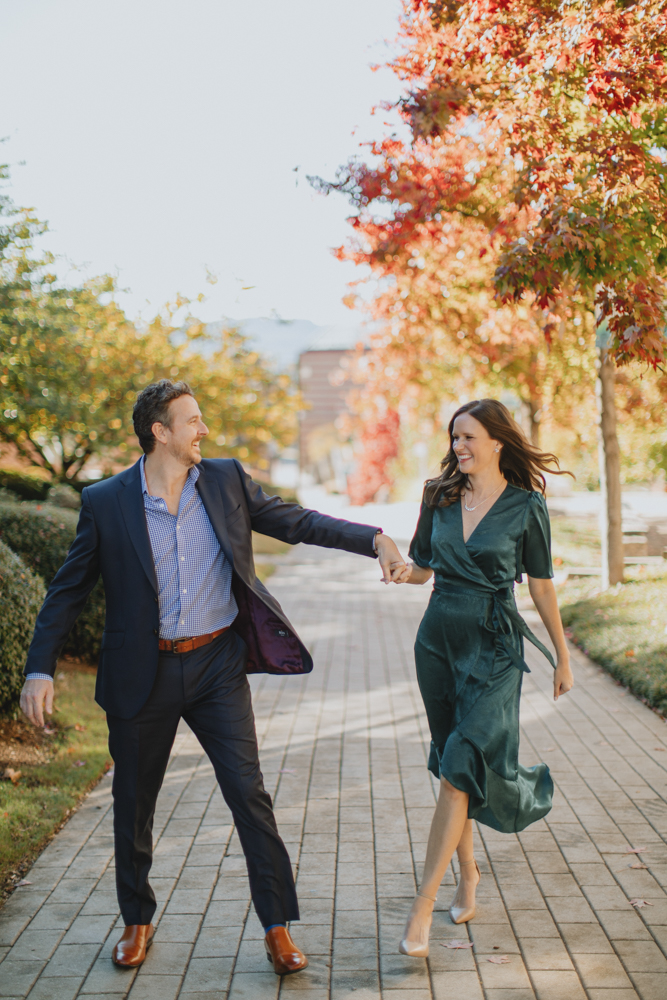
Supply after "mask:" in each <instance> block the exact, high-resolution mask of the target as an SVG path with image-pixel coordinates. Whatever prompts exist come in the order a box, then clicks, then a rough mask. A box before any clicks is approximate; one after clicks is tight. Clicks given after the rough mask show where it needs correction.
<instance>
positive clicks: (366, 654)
mask: <svg viewBox="0 0 667 1000" xmlns="http://www.w3.org/2000/svg"><path fill="white" fill-rule="evenodd" d="M372 605H375V601H374V600H373V601H372ZM372 612H373V619H375V613H374V612H375V608H374V607H372ZM363 626H364V627H363V629H362V655H363V665H364V680H365V687H366V722H367V730H366V732H367V736H366V754H367V760H368V769H369V774H368V777H369V798H370V809H371V828H372V831H373V840H372V850H373V892H374V894H375V912H376V920H375V953H376V956H377V962H376V969H377V977H378V983H379V985H380V996H381V997H384V994H385V989H384V982H383V978H382V960H381V954H382V949H381V946H380V932H381V923H380V922H381V920H382V915H381V911H380V906H379V898H380V897H379V884H378V870H377V848H376V844H377V838H376V820H375V815H376V811H375V796H374V794H373V780H372V778H373V773H374V768H373V741H372V739H371V732H372V728H371V727H372V707H371V691H372V685H371V677H370V641H369V635H368V616H367V615H366V616H363ZM376 631H377V636H378V640H379V642H378V645H379V648H380V661H381V663H383V664H384V668H385V670H384V672H385V673H386V671H387V669H388V660H387V649H386V644H385V632H384V629H377V630H376ZM392 729H394V730H395V726H394V725H393V724H392ZM394 751H395V752H396V745H395V736H394ZM399 774H400V772H399ZM429 986H431V984H430V978H429ZM431 996H433V989H432V987H431Z"/></svg>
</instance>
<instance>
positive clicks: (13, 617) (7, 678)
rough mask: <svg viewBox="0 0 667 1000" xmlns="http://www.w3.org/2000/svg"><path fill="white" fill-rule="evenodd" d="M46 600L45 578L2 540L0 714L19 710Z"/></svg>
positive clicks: (0, 548) (0, 546)
mask: <svg viewBox="0 0 667 1000" xmlns="http://www.w3.org/2000/svg"><path fill="white" fill-rule="evenodd" d="M43 600H44V583H43V581H42V580H41V579H40V577H39V576H37V575H36V574H35V573H32V572H31V571H30V570H29V569H28V567H27V566H26V564H25V563H24V562H23V560H22V559H21V558H19V556H17V555H16V553H15V552H12V550H11V549H10V548H9V546H8V545H4V544H3V543H2V542H0V716H2V715H13V714H14V713H15V712H16V711H17V710H18V707H19V695H20V694H21V688H22V687H23V668H24V666H25V660H26V655H27V652H28V646H29V645H30V640H31V638H32V630H33V626H34V624H35V618H36V617H37V612H38V611H39V609H40V607H41V605H42V601H43Z"/></svg>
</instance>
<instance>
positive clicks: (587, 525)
mask: <svg viewBox="0 0 667 1000" xmlns="http://www.w3.org/2000/svg"><path fill="white" fill-rule="evenodd" d="M551 551H552V555H553V563H554V569H556V570H558V569H560V568H561V567H567V566H599V565H600V563H601V560H602V556H601V548H600V528H599V526H598V522H597V518H593V517H581V518H575V517H562V516H556V517H552V518H551Z"/></svg>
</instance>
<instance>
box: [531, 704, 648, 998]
mask: <svg viewBox="0 0 667 1000" xmlns="http://www.w3.org/2000/svg"><path fill="white" fill-rule="evenodd" d="M580 710H581V709H580ZM566 721H567V722H568V723H569V720H566ZM540 722H541V724H542V725H543V726H544V727H545V728H546V729H547V731H548V732H549V733H550V734H551V735H552V737H554V738H555V739H556V742H558V737H557V736H556V735H555V734H554V733H553V731H552V729H551V728H550V727H549V726H548V723H547V722H546V721H545V720H544V719H541V720H540ZM600 735H604V734H600ZM522 738H525V740H526V741H527V742H528V743H529V744H530V746H531V747H532V749H533V751H536V748H535V745H534V742H533V740H532V738H531V736H530V734H529V733H528V732H527V730H526V729H524V727H522ZM563 753H564V754H565V756H566V758H567V757H568V754H567V752H566V751H563ZM568 759H569V758H568ZM570 767H572V769H573V770H574V771H575V773H576V774H577V775H578V776H579V777H580V780H582V782H583V783H584V784H585V785H586V787H587V788H588V789H589V791H590V792H591V793H592V794H593V796H594V797H595V798H596V799H597V801H600V800H599V798H598V796H597V795H596V793H595V790H594V789H593V788H592V787H591V785H590V783H589V782H588V781H586V779H585V778H582V777H581V776H580V775H579V768H578V767H577V766H576V765H575V764H573V763H572V762H570ZM554 784H555V785H556V787H557V788H558V791H559V793H560V794H561V795H562V796H563V798H564V799H565V800H566V801H567V802H568V804H569V798H568V795H567V792H566V790H565V789H564V788H563V787H561V785H560V784H559V782H558V781H557V780H555V781H554ZM601 805H602V808H603V809H604V804H602V803H601ZM573 811H574V813H575V816H576V815H577V813H576V810H573ZM605 812H606V813H607V815H608V816H609V819H610V820H611V822H612V823H614V826H615V827H616V829H617V830H618V825H617V824H616V822H615V820H614V819H613V818H612V817H611V816H610V815H609V812H608V810H606V809H605ZM577 822H578V825H579V827H580V828H581V829H582V830H583V831H584V833H585V834H586V836H587V837H588V839H589V840H591V843H593V845H594V846H596V849H597V845H596V844H595V840H594V839H593V838H592V837H591V836H590V834H589V833H588V831H587V830H586V827H585V826H584V825H583V823H581V821H580V820H579V819H578V818H577ZM545 823H546V825H547V827H548V829H549V832H550V833H551V836H552V837H553V840H554V843H555V844H556V846H557V848H558V851H559V852H560V855H561V857H562V859H563V862H564V863H565V865H566V866H567V868H568V870H569V871H570V873H571V875H572V877H573V879H574V881H575V883H576V885H577V887H578V888H579V890H580V892H581V894H582V896H583V897H584V899H586V901H587V902H588V903H589V905H590V906H591V909H592V911H593V913H594V914H595V916H596V918H597V911H596V909H595V907H594V906H593V905H592V904H591V903H590V902H589V900H588V898H587V896H586V892H585V889H584V887H583V886H582V884H581V882H580V880H579V878H578V877H577V873H576V872H575V871H572V869H571V867H570V864H569V862H568V860H567V858H566V857H565V855H564V853H563V851H562V847H561V844H560V842H559V839H558V836H557V834H556V832H555V831H554V830H553V828H552V826H551V825H550V822H549V819H548V817H545ZM619 834H620V830H619ZM623 839H624V838H623ZM521 849H522V852H523V853H524V856H525V857H526V861H527V864H528V866H529V868H530V870H531V872H532V873H533V876H535V872H534V870H533V866H532V864H531V862H530V858H529V857H528V856H527V855H526V852H525V850H524V848H523V845H521ZM598 853H599V855H600V859H601V863H603V864H604V865H605V869H606V870H607V871H608V872H609V874H610V875H611V876H612V878H613V879H614V882H615V884H616V885H618V886H619V888H620V889H621V890H622V891H623V893H624V894H626V893H625V889H624V888H623V886H622V885H621V884H620V882H619V880H618V879H616V877H615V876H616V872H614V871H612V869H611V868H610V866H609V863H608V862H607V860H606V858H605V856H604V854H602V853H601V852H599V851H598ZM538 885H539V882H538ZM540 891H542V890H541V887H540ZM543 898H544V900H545V902H546V904H547V906H548V907H549V912H550V913H551V916H552V918H553V920H554V922H555V923H556V926H557V927H558V920H557V919H556V916H555V914H554V913H553V911H552V909H551V906H550V904H549V899H548V897H546V896H544V895H543ZM598 925H599V927H600V928H601V929H602V932H603V933H604V935H605V937H606V938H607V940H608V942H609V944H610V946H611V948H612V950H613V953H614V954H615V955H616V956H617V958H618V959H619V961H620V963H621V965H622V966H623V969H624V971H625V973H626V975H627V976H628V978H629V980H630V982H631V983H632V985H633V988H634V989H635V991H637V995H638V996H639V995H640V994H639V992H638V989H637V984H636V982H635V980H634V978H633V976H632V973H631V972H630V971H629V969H628V968H627V965H626V962H625V961H624V959H623V957H622V955H620V954H619V952H618V949H617V948H616V947H615V945H614V939H613V938H612V937H611V936H610V935H609V933H608V932H607V930H606V928H605V926H604V924H603V923H602V921H600V920H599V918H598ZM645 926H647V929H648V931H649V933H651V928H650V927H648V925H646V923H645ZM651 936H652V938H653V940H654V941H655V943H656V944H657V945H658V947H659V948H660V943H659V942H658V941H657V940H656V938H655V935H653V934H652V933H651ZM561 940H562V941H563V944H564V946H565V949H566V950H567V953H568V955H569V957H570V960H571V961H572V965H573V968H574V969H575V970H577V964H576V962H575V961H574V953H573V952H572V951H571V949H570V946H569V944H568V941H567V940H565V939H563V936H562V935H561ZM661 951H663V953H664V949H662V948H661ZM577 976H578V978H579V979H580V982H581V985H582V988H583V989H584V990H585V992H586V994H587V995H588V996H590V990H591V989H593V988H594V987H588V986H586V984H585V982H584V981H583V980H582V979H581V976H579V973H578V971H577ZM531 978H532V977H531Z"/></svg>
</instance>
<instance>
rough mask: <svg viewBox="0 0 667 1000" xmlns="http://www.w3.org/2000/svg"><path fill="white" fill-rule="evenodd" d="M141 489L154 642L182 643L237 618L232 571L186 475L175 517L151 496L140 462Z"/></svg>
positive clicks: (195, 474) (192, 476)
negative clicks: (153, 593) (155, 609)
mask: <svg viewBox="0 0 667 1000" xmlns="http://www.w3.org/2000/svg"><path fill="white" fill-rule="evenodd" d="M140 469H141V490H142V493H143V497H144V509H145V511H146V523H147V525H148V535H149V538H150V540H151V548H152V550H153V561H154V563H155V575H156V576H157V590H158V601H159V605H160V638H161V639H184V638H187V637H189V636H193V635H205V634H206V633H207V632H215V631H216V629H219V628H225V626H226V625H231V623H232V622H233V621H234V619H235V618H236V615H237V614H238V607H237V605H236V600H235V598H234V594H233V593H232V567H231V566H230V565H229V563H228V561H227V560H226V559H225V555H224V553H223V551H222V549H221V548H220V542H219V541H218V539H217V537H216V534H215V532H214V531H213V528H212V527H211V522H210V521H209V519H208V514H207V513H206V509H205V507H204V504H203V502H202V499H201V497H200V496H199V492H198V491H197V489H196V487H195V483H196V482H197V480H198V479H199V469H198V468H197V466H196V465H195V466H193V467H192V468H191V469H190V471H189V472H188V477H187V479H186V480H185V486H184V487H183V492H182V493H181V500H180V503H179V505H178V513H177V514H176V515H174V514H170V513H169V510H168V509H167V504H166V503H165V501H164V500H163V499H162V497H152V496H151V495H150V494H149V492H148V487H147V485H146V475H145V473H144V459H143V458H142V459H141V466H140Z"/></svg>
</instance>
